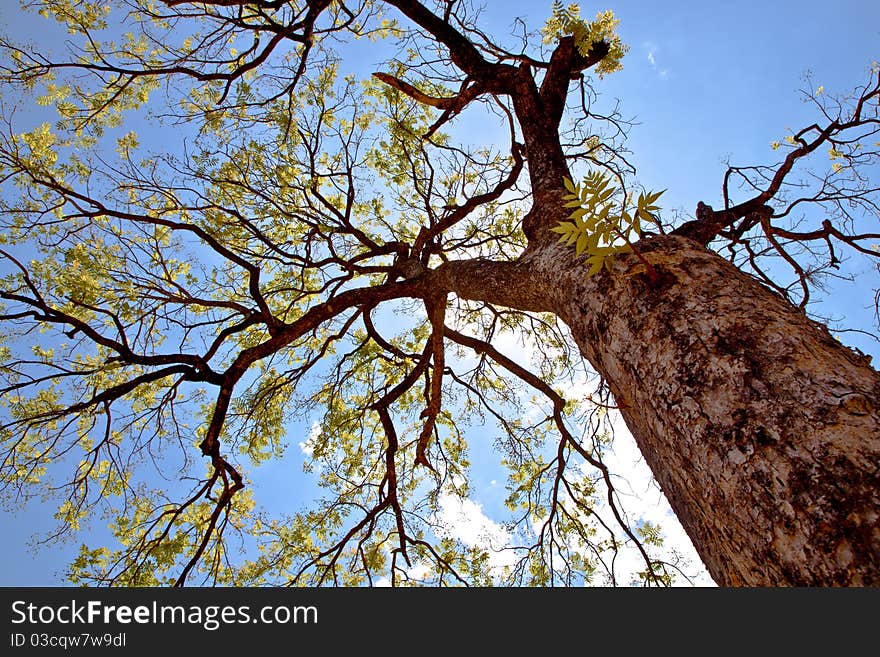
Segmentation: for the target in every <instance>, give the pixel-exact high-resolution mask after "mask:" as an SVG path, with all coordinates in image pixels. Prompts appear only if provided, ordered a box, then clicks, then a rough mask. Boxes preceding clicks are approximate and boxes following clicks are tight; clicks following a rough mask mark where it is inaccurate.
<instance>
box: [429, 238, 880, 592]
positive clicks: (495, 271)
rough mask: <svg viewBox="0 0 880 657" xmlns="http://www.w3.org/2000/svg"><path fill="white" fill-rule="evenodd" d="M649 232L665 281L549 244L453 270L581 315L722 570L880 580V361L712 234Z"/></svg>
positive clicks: (617, 391)
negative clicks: (598, 267) (768, 283)
mask: <svg viewBox="0 0 880 657" xmlns="http://www.w3.org/2000/svg"><path fill="white" fill-rule="evenodd" d="M640 246H641V247H642V248H641V249H640V251H641V252H643V254H644V257H645V258H646V259H647V260H648V261H649V262H650V263H651V264H652V266H653V267H654V269H655V270H656V272H657V274H658V276H657V280H654V281H653V282H652V281H651V279H650V277H649V276H647V275H646V273H645V267H644V265H643V264H642V263H640V262H639V260H638V259H637V258H635V257H633V256H626V257H620V258H618V259H617V260H616V262H615V267H614V271H613V273H612V274H608V273H604V272H603V273H601V274H599V275H597V276H594V277H590V278H587V276H586V269H585V268H584V266H583V264H580V263H578V262H576V260H575V258H574V257H573V255H574V254H573V252H572V251H571V250H570V249H562V248H560V247H558V246H549V247H547V246H544V247H541V248H538V249H534V250H529V251H528V252H527V253H526V255H524V257H523V258H522V259H521V261H520V262H517V263H515V264H511V265H506V266H504V265H499V266H494V263H482V265H481V266H477V265H476V264H469V265H468V266H466V267H460V268H458V269H457V271H456V267H449V268H447V281H446V283H447V284H448V286H449V287H450V288H451V289H453V290H454V291H455V292H457V293H458V294H460V295H461V296H464V297H468V298H480V299H484V300H487V301H492V302H496V303H501V304H505V303H506V304H507V305H510V306H514V307H518V308H522V309H529V310H542V311H550V312H553V313H555V314H557V315H558V316H559V317H560V318H561V319H563V321H565V322H566V323H567V324H568V326H569V327H570V328H571V331H572V334H573V336H574V339H575V341H576V342H577V344H578V346H579V347H580V350H581V352H582V354H583V355H584V357H585V358H587V359H588V360H589V361H590V363H592V365H593V366H594V367H595V368H596V370H597V371H598V372H599V373H600V374H601V375H602V376H603V377H604V378H605V379H606V380H607V382H608V384H609V386H610V388H611V390H612V392H613V393H614V395H615V398H616V399H617V402H618V403H619V405H620V407H621V412H622V414H623V417H624V419H625V421H626V424H627V426H628V427H629V429H630V431H631V432H632V434H633V436H634V437H635V439H636V442H637V443H638V445H639V447H640V449H641V451H642V454H643V455H644V457H645V459H646V461H647V463H648V465H649V466H650V468H651V470H652V471H653V473H654V476H655V477H656V479H657V481H658V483H659V484H660V486H661V487H662V489H663V491H664V493H665V494H666V496H667V498H668V499H669V502H670V504H671V506H672V508H673V510H674V511H675V513H676V514H677V516H678V518H679V520H680V521H681V523H682V525H683V526H684V528H685V530H686V531H687V533H688V535H689V536H690V538H691V540H692V541H693V543H694V546H695V547H696V549H697V551H698V552H699V554H700V556H701V557H702V559H703V561H704V563H705V564H706V567H707V568H708V570H709V572H710V574H711V575H712V577H713V578H714V579H715V581H716V582H718V583H719V584H721V585H728V586H733V585H753V586H754V585H798V586H800V585H833V584H836V585H880V522H878V512H880V407H878V401H877V400H878V399H880V374H878V372H876V371H875V370H874V369H872V368H871V367H870V366H869V364H868V362H867V361H866V359H863V358H860V357H859V356H858V355H857V354H855V353H854V352H852V351H851V350H849V349H848V348H846V347H845V346H843V345H841V344H840V343H839V342H837V341H836V340H834V339H833V338H832V337H831V336H830V335H829V333H828V332H827V330H825V329H824V328H822V327H819V326H818V325H816V324H815V323H813V322H811V321H810V320H809V319H807V318H806V316H805V315H804V314H803V313H802V312H800V311H799V310H797V309H796V308H794V307H793V306H791V305H790V304H788V303H787V302H786V301H784V300H783V299H781V298H780V297H778V296H777V295H775V294H774V293H772V292H770V291H769V290H767V289H766V288H764V287H763V286H762V285H760V284H759V283H758V282H757V281H755V280H754V279H752V278H750V277H749V276H747V275H745V274H744V273H742V272H740V271H739V270H737V269H736V268H735V267H733V266H732V265H731V264H730V263H728V262H727V261H726V260H724V259H722V258H721V257H720V256H718V255H717V254H714V253H712V252H710V251H708V250H707V249H705V248H703V247H701V246H700V245H698V244H697V243H695V242H692V241H690V240H688V239H686V238H683V237H658V238H654V239H652V240H649V241H643V242H641V243H640ZM450 264H454V263H450ZM460 264H462V265H464V264H465V263H460ZM441 269H443V268H441Z"/></svg>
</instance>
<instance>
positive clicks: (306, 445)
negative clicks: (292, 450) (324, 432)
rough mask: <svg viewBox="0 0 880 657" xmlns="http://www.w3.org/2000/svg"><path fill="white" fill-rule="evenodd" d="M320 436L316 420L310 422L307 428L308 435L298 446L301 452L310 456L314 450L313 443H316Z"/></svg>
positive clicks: (319, 426)
mask: <svg viewBox="0 0 880 657" xmlns="http://www.w3.org/2000/svg"><path fill="white" fill-rule="evenodd" d="M320 437H321V425H320V424H318V423H317V422H312V428H311V429H310V430H309V437H308V438H306V439H305V440H303V441H301V442H300V443H299V448H300V450H301V451H302V453H303V454H305V455H306V456H308V457H309V458H312V454H314V452H315V443H317V441H318V438H320Z"/></svg>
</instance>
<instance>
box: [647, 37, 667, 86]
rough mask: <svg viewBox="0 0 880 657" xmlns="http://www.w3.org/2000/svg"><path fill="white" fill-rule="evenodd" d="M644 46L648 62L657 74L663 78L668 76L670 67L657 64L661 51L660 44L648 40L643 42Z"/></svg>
mask: <svg viewBox="0 0 880 657" xmlns="http://www.w3.org/2000/svg"><path fill="white" fill-rule="evenodd" d="M642 48H643V49H644V50H645V57H646V59H647V60H648V63H649V64H650V65H651V68H652V69H654V71H656V73H657V75H659V76H660V77H661V78H666V77H668V76H669V69H668V68H663V67H661V66H660V65H658V64H657V53H658V52H659V51H660V46H658V45H657V44H656V43H654V42H653V41H646V42H645V43H643V44H642Z"/></svg>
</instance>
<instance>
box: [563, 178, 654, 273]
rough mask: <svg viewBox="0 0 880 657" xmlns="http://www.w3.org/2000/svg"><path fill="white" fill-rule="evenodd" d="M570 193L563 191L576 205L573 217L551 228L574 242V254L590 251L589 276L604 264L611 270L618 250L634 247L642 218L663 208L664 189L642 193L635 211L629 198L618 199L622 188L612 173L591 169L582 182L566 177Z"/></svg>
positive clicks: (565, 241)
mask: <svg viewBox="0 0 880 657" xmlns="http://www.w3.org/2000/svg"><path fill="white" fill-rule="evenodd" d="M563 182H564V183H565V188H566V189H567V190H568V192H569V193H568V194H565V195H563V197H562V199H563V201H565V205H564V207H566V208H573V211H572V213H571V214H570V215H569V219H570V221H561V222H559V224H558V225H557V226H555V227H553V228H552V229H551V230H553V232H555V233H559V235H560V237H559V241H560V242H562V243H563V244H565V245H566V246H574V247H575V254H576V255H578V256H580V255H581V254H583V253H586V254H587V260H586V264H587V265H588V266H589V268H590V269H589V274H588V275H589V276H592V275H593V274H596V273H598V272H599V271H601V270H602V268H603V267H604V268H606V269H608V270H609V271H610V269H611V262H612V260H613V257H614V255H615V254H618V253H627V252H628V251H631V250H632V246H631V245H632V242H633V241H634V240H636V239H638V238H639V236H640V235H641V233H642V221H651V219H652V217H651V213H652V212H654V211H656V210H658V209H660V206H658V205H655V202H656V201H657V199H658V198H660V195H661V194H662V193H663V191H665V190H662V191H659V192H651V193H641V194H639V197H638V200H637V201H636V207H635V208H633V210H632V211H629V210H627V205H628V203H627V201H628V198H626V199H624V200H623V202H621V203H618V201H617V200H616V199H617V198H618V197H619V196H620V190H619V189H618V188H616V187H615V185H614V183H613V181H612V179H611V176H609V175H608V174H606V173H604V172H602V171H598V170H596V171H592V172H590V173H588V174H587V175H586V176H584V179H583V183H582V184H576V183H574V182H572V181H571V180H570V179H568V178H565V179H563Z"/></svg>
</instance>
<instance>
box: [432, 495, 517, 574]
mask: <svg viewBox="0 0 880 657" xmlns="http://www.w3.org/2000/svg"><path fill="white" fill-rule="evenodd" d="M439 506H440V510H439V511H438V512H437V514H436V515H435V516H434V521H435V522H436V523H437V524H439V525H440V526H441V529H440V530H439V531H438V533H439V534H441V535H445V536H448V537H449V538H455V539H457V540H459V541H461V542H462V543H464V544H465V545H467V546H468V547H480V548H483V549H485V550H486V551H487V552H488V553H489V564H490V566H491V567H492V568H503V567H505V566H511V565H513V564H514V563H516V561H517V555H516V553H515V552H514V551H513V550H505V549H504V548H506V547H508V546H509V545H510V542H511V536H510V533H509V532H507V530H505V529H504V527H502V526H501V525H500V524H499V523H497V522H495V521H494V520H492V519H491V518H490V517H489V516H487V515H486V514H485V513H483V507H482V505H481V504H478V503H477V502H474V501H473V500H471V499H468V498H462V497H460V496H458V495H455V494H452V493H441V494H440V498H439Z"/></svg>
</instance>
